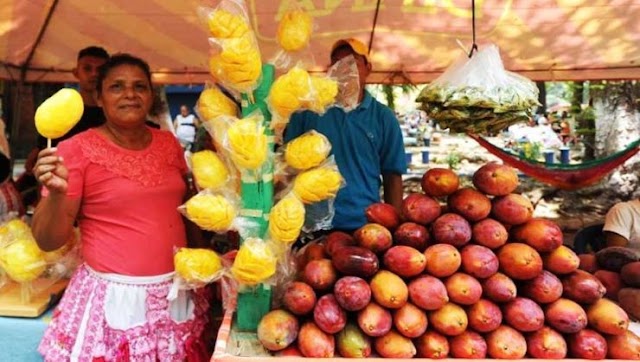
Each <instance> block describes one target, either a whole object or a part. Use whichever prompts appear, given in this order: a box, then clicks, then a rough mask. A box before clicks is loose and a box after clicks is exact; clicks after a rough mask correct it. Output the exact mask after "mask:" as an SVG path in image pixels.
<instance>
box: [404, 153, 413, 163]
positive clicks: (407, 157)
mask: <svg viewBox="0 0 640 362" xmlns="http://www.w3.org/2000/svg"><path fill="white" fill-rule="evenodd" d="M404 159H405V160H406V161H407V165H410V164H411V162H412V161H413V153H405V154H404Z"/></svg>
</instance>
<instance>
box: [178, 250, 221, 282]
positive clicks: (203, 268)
mask: <svg viewBox="0 0 640 362" xmlns="http://www.w3.org/2000/svg"><path fill="white" fill-rule="evenodd" d="M173 263H174V266H175V270H176V276H177V277H179V280H178V282H179V283H180V287H181V288H182V289H197V288H201V287H203V286H205V285H207V284H209V283H213V282H215V281H218V280H220V278H222V276H223V275H224V273H225V263H224V259H223V258H221V257H220V256H219V255H218V254H217V253H216V252H215V251H213V250H209V249H198V248H178V249H177V250H176V253H175V254H174V256H173ZM227 267H228V266H227Z"/></svg>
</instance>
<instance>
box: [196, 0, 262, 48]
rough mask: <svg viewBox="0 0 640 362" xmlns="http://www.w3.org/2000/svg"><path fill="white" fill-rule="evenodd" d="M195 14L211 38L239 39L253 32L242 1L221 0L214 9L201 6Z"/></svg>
mask: <svg viewBox="0 0 640 362" xmlns="http://www.w3.org/2000/svg"><path fill="white" fill-rule="evenodd" d="M197 12H198V15H199V17H200V19H202V20H203V21H204V22H205V23H206V24H207V27H208V29H209V33H210V34H211V37H212V38H217V39H229V38H240V37H243V36H245V35H246V34H247V33H249V32H252V31H253V30H252V29H251V25H250V23H249V17H248V16H247V11H246V8H245V6H244V2H243V1H238V0H222V1H220V3H219V4H218V5H217V6H216V7H215V8H209V7H206V6H202V7H199V8H198V11H197Z"/></svg>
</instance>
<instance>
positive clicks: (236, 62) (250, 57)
mask: <svg viewBox="0 0 640 362" xmlns="http://www.w3.org/2000/svg"><path fill="white" fill-rule="evenodd" d="M220 45H221V47H222V51H221V52H219V53H218V54H215V55H213V56H212V57H211V59H210V60H209V68H210V71H211V75H213V76H214V77H215V78H216V79H218V80H220V81H221V82H222V83H223V84H225V85H227V86H229V87H230V88H233V89H235V90H238V91H241V92H242V91H244V92H248V91H251V90H253V89H255V87H256V85H257V84H258V80H259V78H260V75H261V74H262V59H261V57H260V50H259V49H258V45H257V43H256V42H255V40H254V39H253V37H252V36H249V35H245V36H243V37H240V38H231V39H223V40H221V41H220Z"/></svg>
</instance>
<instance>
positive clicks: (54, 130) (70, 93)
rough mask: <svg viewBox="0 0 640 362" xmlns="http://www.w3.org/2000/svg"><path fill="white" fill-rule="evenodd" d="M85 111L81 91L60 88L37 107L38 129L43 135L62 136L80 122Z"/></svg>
mask: <svg viewBox="0 0 640 362" xmlns="http://www.w3.org/2000/svg"><path fill="white" fill-rule="evenodd" d="M83 112H84V103H83V102H82V96H81V95H80V93H78V91H76V90H75V89H71V88H63V89H60V90H59V91H57V92H56V93H55V94H54V95H52V96H51V97H49V98H47V100H45V101H44V102H42V104H41V105H40V106H39V107H38V109H36V114H35V121H36V130H37V131H38V133H39V134H40V135H41V136H42V137H45V138H49V139H54V138H60V137H62V136H64V135H65V134H66V133H67V132H69V131H70V130H71V128H73V126H75V125H76V123H78V121H79V120H80V118H81V117H82V113H83Z"/></svg>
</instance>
